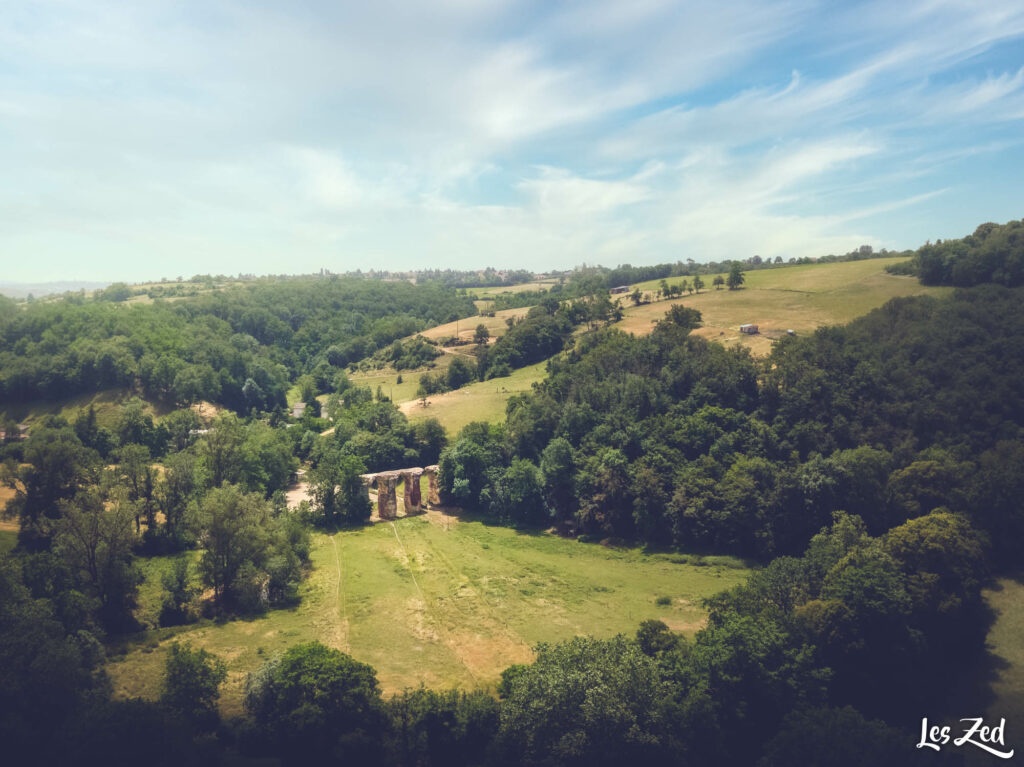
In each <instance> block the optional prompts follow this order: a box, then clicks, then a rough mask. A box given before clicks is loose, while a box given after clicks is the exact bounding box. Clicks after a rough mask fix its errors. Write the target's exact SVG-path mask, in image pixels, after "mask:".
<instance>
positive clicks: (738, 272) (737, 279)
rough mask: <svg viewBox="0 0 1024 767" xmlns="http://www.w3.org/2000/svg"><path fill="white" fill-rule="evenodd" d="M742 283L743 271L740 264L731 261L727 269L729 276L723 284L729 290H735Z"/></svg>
mask: <svg viewBox="0 0 1024 767" xmlns="http://www.w3.org/2000/svg"><path fill="white" fill-rule="evenodd" d="M743 282H744V278H743V269H742V267H741V265H740V262H739V261H733V262H732V265H731V266H730V267H729V276H728V277H727V278H726V280H725V283H726V285H728V286H729V290H736V289H737V288H738V287H739V286H740V285H742V284H743Z"/></svg>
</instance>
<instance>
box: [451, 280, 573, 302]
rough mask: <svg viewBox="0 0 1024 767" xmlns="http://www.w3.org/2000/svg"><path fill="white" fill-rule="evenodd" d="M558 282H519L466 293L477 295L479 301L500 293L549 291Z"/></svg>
mask: <svg viewBox="0 0 1024 767" xmlns="http://www.w3.org/2000/svg"><path fill="white" fill-rule="evenodd" d="M557 284H558V280H538V281H536V282H521V283H519V284H518V285H501V286H498V287H494V288H473V289H470V290H468V291H467V292H468V293H470V294H471V295H477V296H479V297H480V298H481V299H484V300H486V299H488V298H494V296H500V295H501V294H502V293H525V292H526V291H528V290H550V289H551V286H552V285H557Z"/></svg>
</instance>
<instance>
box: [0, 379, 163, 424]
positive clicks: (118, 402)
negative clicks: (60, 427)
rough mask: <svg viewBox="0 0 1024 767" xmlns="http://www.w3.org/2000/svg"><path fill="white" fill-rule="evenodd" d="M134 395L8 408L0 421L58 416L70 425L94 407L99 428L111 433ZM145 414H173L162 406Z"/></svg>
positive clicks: (110, 393)
mask: <svg viewBox="0 0 1024 767" xmlns="http://www.w3.org/2000/svg"><path fill="white" fill-rule="evenodd" d="M133 396H134V395H132V394H131V393H130V392H129V390H128V389H124V388H122V389H108V390H106V391H101V392H93V393H89V394H80V395H78V396H77V397H69V398H67V399H62V400H53V401H46V400H37V401H35V402H25V403H16V404H8V405H5V406H4V407H5V409H4V410H0V418H14V419H15V420H16V421H18V422H19V423H28V424H29V425H30V426H31V424H32V422H33V421H35V420H36V419H38V418H41V417H42V416H44V415H58V416H61V417H62V418H65V419H67V420H68V421H74V420H75V419H76V418H78V415H79V413H81V412H83V411H85V410H87V409H88V407H89V405H90V404H91V405H92V406H93V407H94V408H95V409H96V421H97V423H99V425H100V426H103V427H105V428H108V429H112V428H114V427H115V426H116V425H117V421H118V419H119V418H120V415H121V408H122V406H123V405H124V403H125V402H127V401H128V400H129V399H131V398H132V397H133ZM145 409H146V412H148V413H149V414H150V415H152V416H153V417H154V418H159V417H160V416H163V415H166V414H167V413H168V412H170V410H169V409H168V408H167V407H165V406H164V405H161V404H159V403H153V402H146V408H145Z"/></svg>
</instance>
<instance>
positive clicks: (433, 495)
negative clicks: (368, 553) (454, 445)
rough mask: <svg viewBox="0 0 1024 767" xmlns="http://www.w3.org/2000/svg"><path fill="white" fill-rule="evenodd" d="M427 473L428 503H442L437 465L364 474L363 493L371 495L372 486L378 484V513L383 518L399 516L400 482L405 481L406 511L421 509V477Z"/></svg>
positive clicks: (437, 504) (438, 504) (404, 497)
mask: <svg viewBox="0 0 1024 767" xmlns="http://www.w3.org/2000/svg"><path fill="white" fill-rule="evenodd" d="M424 474H426V475H427V481H428V482H429V486H428V489H427V504H429V505H431V506H440V505H441V496H440V495H439V494H438V489H437V466H424V467H423V468H422V469H397V470H394V471H378V472H377V473H376V474H362V475H360V476H361V478H362V480H363V493H364V494H365V495H366V497H367V499H369V497H370V488H371V487H373V486H374V485H376V486H377V514H378V515H379V516H380V518H381V519H394V518H395V517H396V516H398V496H397V495H396V494H395V490H396V489H397V487H398V483H399V482H402V481H404V482H405V493H404V495H403V500H404V503H405V513H406V514H409V513H411V512H414V511H420V510H421V509H422V508H423V502H422V498H421V494H420V477H421V476H423V475H424Z"/></svg>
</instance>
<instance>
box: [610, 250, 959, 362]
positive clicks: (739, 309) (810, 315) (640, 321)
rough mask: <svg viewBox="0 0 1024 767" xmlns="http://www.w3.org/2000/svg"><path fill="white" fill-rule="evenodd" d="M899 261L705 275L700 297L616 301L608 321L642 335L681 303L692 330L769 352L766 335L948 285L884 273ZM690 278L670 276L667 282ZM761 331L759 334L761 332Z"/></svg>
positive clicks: (840, 320) (837, 321)
mask: <svg viewBox="0 0 1024 767" xmlns="http://www.w3.org/2000/svg"><path fill="white" fill-rule="evenodd" d="M903 260H905V259H902V258H875V259H869V260H866V261H847V262H843V263H837V264H804V265H800V266H787V267H780V268H777V269H763V270H759V271H752V272H747V273H746V274H745V275H744V276H745V280H746V282H745V283H744V286H743V289H741V290H725V289H723V290H715V289H714V287H712V285H711V280H712V279H713V276H708V277H704V278H703V279H704V282H705V283H706V286H705V289H704V290H703V291H702V292H701V293H700V294H696V293H695V294H693V295H690V296H687V297H685V298H679V299H673V300H672V301H656V302H653V303H650V304H643V305H641V306H633V305H632V302H631V301H629V300H628V299H623V301H622V305H623V307H624V308H625V316H624V317H623V319H622V321H621V322H619V323H617V324H616V327H619V328H621V329H622V330H625V331H627V332H629V333H634V334H639V335H644V334H646V333H649V332H650V331H651V328H652V327H653V326H654V321H655V320H659V319H661V318H662V317H663V316H664V315H665V312H666V311H668V308H669V306H670V305H671V304H674V303H682V304H684V305H686V306H689V307H692V308H694V309H698V310H699V311H700V312H701V314H702V315H703V318H704V326H703V327H702V328H700V329H699V330H697V331H695V332H696V333H697V334H698V335H701V336H704V337H705V338H708V339H711V340H717V341H721V342H723V343H729V344H741V345H743V346H746V347H748V348H750V350H751V351H752V352H753V353H754V354H757V355H765V354H767V353H768V352H769V351H770V350H771V344H772V341H771V338H770V335H773V334H782V333H785V331H786V330H787V329H793V330H795V331H796V332H798V333H809V332H812V331H813V330H815V329H816V328H819V327H822V326H824V325H842V324H845V323H847V322H850V321H851V320H853V319H855V318H857V317H860V316H861V315H864V314H867V313H868V312H869V311H871V310H872V309H875V308H877V307H879V306H881V305H882V304H884V303H885V302H886V301H888V300H889V299H891V298H896V297H898V296H918V295H923V294H931V295H944V294H946V293H948V292H950V290H951V288H941V287H928V286H924V285H921V284H920V283H918V281H917V279H916V278H913V277H898V276H895V275H892V274H888V273H887V272H886V271H885V267H886V265H888V264H893V263H898V262H899V261H903ZM684 279H685V280H692V278H691V277H674V278H672V279H669V280H667V282H668V284H669V285H673V284H678V283H681V282H682V281H683V280H684ZM659 284H660V280H651V281H649V282H644V283H640V284H639V285H636V286H633V287H639V288H640V289H641V290H642V291H646V292H653V291H656V290H657V289H658V286H659ZM748 322H749V323H753V324H755V325H759V326H760V330H761V334H760V335H755V336H747V335H741V334H740V332H739V326H740V325H742V324H744V323H748ZM766 331H767V334H766Z"/></svg>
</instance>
